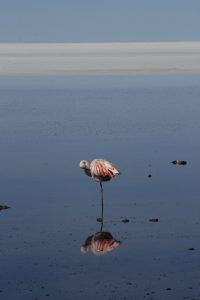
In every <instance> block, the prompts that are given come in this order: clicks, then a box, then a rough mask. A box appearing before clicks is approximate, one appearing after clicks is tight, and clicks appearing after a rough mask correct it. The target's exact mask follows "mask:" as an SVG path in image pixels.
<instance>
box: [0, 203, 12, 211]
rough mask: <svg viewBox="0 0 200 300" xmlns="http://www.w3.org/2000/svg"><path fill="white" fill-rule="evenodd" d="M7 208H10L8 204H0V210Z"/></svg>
mask: <svg viewBox="0 0 200 300" xmlns="http://www.w3.org/2000/svg"><path fill="white" fill-rule="evenodd" d="M8 208H10V206H8V205H4V204H0V210H3V209H8Z"/></svg>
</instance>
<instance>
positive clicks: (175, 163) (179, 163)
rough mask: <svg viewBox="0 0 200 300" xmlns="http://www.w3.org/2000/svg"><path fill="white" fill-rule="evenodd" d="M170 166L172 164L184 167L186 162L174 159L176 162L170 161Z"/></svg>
mask: <svg viewBox="0 0 200 300" xmlns="http://www.w3.org/2000/svg"><path fill="white" fill-rule="evenodd" d="M172 164H174V165H186V164H187V161H186V160H179V159H176V160H173V161H172Z"/></svg>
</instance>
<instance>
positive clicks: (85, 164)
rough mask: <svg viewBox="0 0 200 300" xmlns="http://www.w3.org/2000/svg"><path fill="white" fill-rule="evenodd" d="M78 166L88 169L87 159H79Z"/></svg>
mask: <svg viewBox="0 0 200 300" xmlns="http://www.w3.org/2000/svg"><path fill="white" fill-rule="evenodd" d="M80 168H81V169H89V168H90V166H89V163H88V161H87V160H81V161H80Z"/></svg>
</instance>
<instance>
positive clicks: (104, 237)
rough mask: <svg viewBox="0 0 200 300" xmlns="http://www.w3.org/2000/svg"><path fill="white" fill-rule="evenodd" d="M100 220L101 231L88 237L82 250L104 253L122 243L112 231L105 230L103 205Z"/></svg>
mask: <svg viewBox="0 0 200 300" xmlns="http://www.w3.org/2000/svg"><path fill="white" fill-rule="evenodd" d="M102 197H103V194H102ZM102 203H103V199H102ZM99 221H100V222H101V227H100V231H98V232H96V233H95V234H93V235H90V236H89V237H87V238H86V240H85V242H84V244H83V245H82V246H81V252H83V253H86V252H88V251H91V252H92V253H93V254H95V255H102V254H106V253H108V252H111V251H113V250H114V249H116V248H118V247H119V246H120V245H121V242H120V241H118V240H117V239H115V238H114V237H113V235H112V234H111V233H110V232H108V231H103V224H104V223H103V221H104V219H103V206H102V211H101V218H99Z"/></svg>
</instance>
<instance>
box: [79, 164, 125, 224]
mask: <svg viewBox="0 0 200 300" xmlns="http://www.w3.org/2000/svg"><path fill="white" fill-rule="evenodd" d="M80 167H81V169H83V170H84V171H85V173H86V175H88V176H90V177H92V178H93V179H94V180H95V181H97V182H99V183H100V187H101V216H102V217H101V219H102V224H101V228H102V227H103V187H102V182H103V181H110V180H111V179H112V178H114V177H115V176H116V175H119V174H120V171H119V170H117V168H116V167H115V166H114V165H113V164H112V163H111V162H109V161H107V160H105V159H94V160H93V161H92V162H91V163H90V164H89V163H88V161H87V160H81V162H80Z"/></svg>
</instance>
